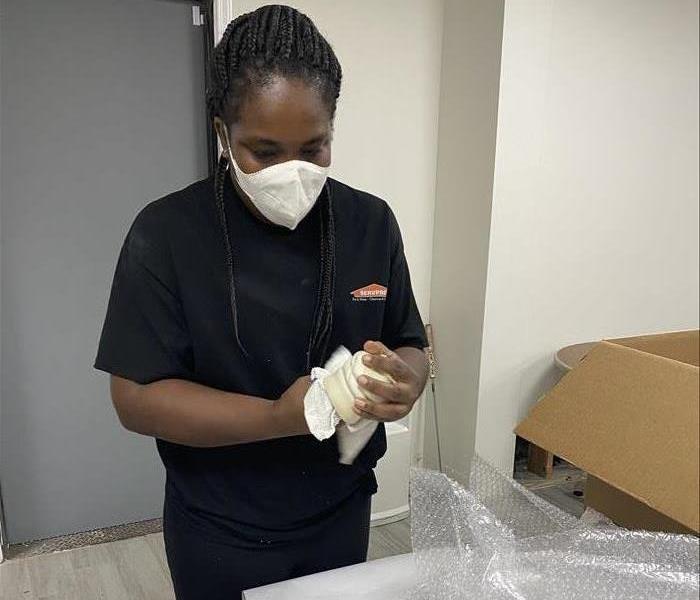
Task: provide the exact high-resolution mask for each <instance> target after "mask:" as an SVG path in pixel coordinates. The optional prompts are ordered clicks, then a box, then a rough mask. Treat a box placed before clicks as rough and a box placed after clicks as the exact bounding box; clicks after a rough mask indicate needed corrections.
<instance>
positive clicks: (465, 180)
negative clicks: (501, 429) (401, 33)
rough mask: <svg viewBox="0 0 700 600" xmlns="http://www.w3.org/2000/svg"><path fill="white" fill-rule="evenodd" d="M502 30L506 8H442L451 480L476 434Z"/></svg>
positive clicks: (442, 393) (431, 459) (429, 451)
mask: <svg viewBox="0 0 700 600" xmlns="http://www.w3.org/2000/svg"><path fill="white" fill-rule="evenodd" d="M502 25H503V0H447V2H446V3H445V29H444V45H443V63H442V91H441V100H440V134H439V145H438V169H437V194H436V203H435V238H434V245H433V276H432V286H431V310H430V313H431V314H430V320H431V322H432V323H433V326H434V333H435V347H436V354H437V359H438V363H439V376H438V378H437V380H436V382H435V385H436V394H435V395H436V397H437V405H438V422H439V425H440V437H441V442H442V443H441V446H442V448H441V450H442V458H443V465H444V466H445V467H446V468H448V469H449V470H450V471H451V472H453V474H455V475H457V474H458V473H464V472H466V471H467V467H468V462H469V459H470V457H471V454H472V450H473V448H474V436H475V429H476V411H477V394H478V381H479V363H480V357H481V331H482V325H483V319H484V294H485V290H486V267H487V255H488V247H489V228H490V227H489V226H490V222H491V198H492V192H493V189H492V185H493V170H494V153H495V147H496V121H497V113H498V85H499V80H500V58H501V34H502ZM432 414H433V411H432V410H428V411H426V421H427V427H426V434H425V458H426V460H425V462H426V464H427V465H428V466H436V464H437V461H436V448H435V443H434V442H435V434H434V427H433V419H432ZM455 471H456V472H457V473H454V472H455Z"/></svg>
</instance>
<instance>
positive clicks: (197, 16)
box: [192, 5, 204, 27]
mask: <svg viewBox="0 0 700 600" xmlns="http://www.w3.org/2000/svg"><path fill="white" fill-rule="evenodd" d="M192 24H193V25H195V26H197V27H201V26H202V25H204V13H203V12H202V9H201V8H200V7H199V6H197V5H195V6H193V7H192Z"/></svg>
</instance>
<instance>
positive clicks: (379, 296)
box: [350, 283, 387, 302]
mask: <svg viewBox="0 0 700 600" xmlns="http://www.w3.org/2000/svg"><path fill="white" fill-rule="evenodd" d="M386 292H387V288H386V286H384V285H380V284H378V283H370V284H369V285H366V286H365V287H361V288H359V289H356V290H355V291H353V292H350V295H351V296H352V299H353V301H354V302H366V301H367V300H386Z"/></svg>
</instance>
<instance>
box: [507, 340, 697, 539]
mask: <svg viewBox="0 0 700 600" xmlns="http://www.w3.org/2000/svg"><path fill="white" fill-rule="evenodd" d="M652 337H656V336H652ZM627 342H628V344H629V343H632V342H630V341H629V340H628V341H627ZM691 343H692V339H691ZM698 381H699V380H698V367H697V366H694V365H691V364H688V363H686V362H680V361H677V360H673V359H671V358H666V357H664V356H658V355H654V354H650V353H648V352H645V351H642V350H638V349H635V348H631V347H628V345H622V344H621V343H619V342H601V343H600V344H597V345H596V346H595V347H594V348H593V349H592V350H591V351H590V352H589V354H588V355H587V357H586V358H585V360H583V361H582V363H581V364H580V365H579V366H578V367H577V368H576V369H574V370H573V371H572V372H571V373H569V374H568V375H566V376H565V377H564V378H563V379H562V380H561V381H560V383H559V384H558V385H557V386H556V387H555V388H554V389H553V390H552V391H551V392H550V393H549V394H548V395H547V396H546V397H545V398H543V399H542V400H541V401H540V402H538V403H537V404H536V405H535V406H534V407H533V408H532V410H531V411H530V414H529V415H528V417H527V418H526V419H525V420H524V421H523V422H522V423H521V424H520V425H519V426H518V427H517V428H516V433H517V434H518V435H519V436H521V437H523V438H525V439H527V440H529V441H531V442H533V443H535V444H537V445H538V446H540V447H542V448H545V449H546V450H548V451H550V452H552V453H553V454H555V455H557V456H561V457H562V458H564V459H565V460H567V461H569V462H571V463H572V464H574V465H576V466H577V467H579V468H581V469H583V470H584V471H586V472H588V473H591V474H592V475H594V476H596V477H597V478H599V479H601V480H602V481H604V482H606V483H608V484H610V485H612V486H614V487H616V488H618V489H620V490H622V491H623V492H625V493H627V494H629V495H631V496H632V497H634V498H636V499H637V500H640V501H641V502H644V503H645V504H647V505H649V506H650V507H652V508H653V509H655V510H657V511H659V512H661V513H663V514H664V515H667V516H668V517H670V518H672V519H674V520H675V521H678V522H679V523H681V524H683V525H685V526H686V527H688V528H689V529H692V530H693V531H696V532H697V531H698V530H699V525H698V498H699V477H698V469H699V464H698V454H699V452H700V448H699V447H698V429H699V427H700V419H699V416H698V393H699V391H698Z"/></svg>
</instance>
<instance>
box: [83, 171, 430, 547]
mask: <svg viewBox="0 0 700 600" xmlns="http://www.w3.org/2000/svg"><path fill="white" fill-rule="evenodd" d="M324 194H330V197H331V202H332V204H333V211H334V216H335V238H336V285H335V298H334V312H333V330H332V336H331V343H330V349H333V348H335V347H337V346H338V345H340V344H343V345H345V346H346V347H347V348H348V349H349V350H350V351H352V352H355V351H357V350H359V349H361V348H362V345H363V343H364V342H365V341H366V340H368V339H379V340H381V341H383V342H384V343H385V344H386V345H387V346H389V347H390V348H397V347H400V346H412V347H416V348H423V347H424V346H425V345H426V341H425V337H424V331H423V324H422V321H421V318H420V315H419V313H418V309H417V308H416V303H415V300H414V296H413V292H412V290H411V281H410V276H409V271H408V267H407V264H406V259H405V256H404V252H403V244H402V240H401V234H400V231H399V227H398V224H397V222H396V219H395V217H394V215H393V213H392V211H391V209H390V208H389V206H388V205H387V204H386V202H384V201H383V200H380V199H379V198H376V197H374V196H372V195H370V194H367V193H364V192H361V191H358V190H355V189H353V188H350V187H348V186H347V185H344V184H342V183H340V182H338V181H336V180H332V179H329V181H328V185H327V187H326V190H325V191H324ZM224 203H225V210H226V214H227V221H228V224H229V237H230V242H231V247H232V249H233V255H234V265H235V289H236V296H237V309H238V322H239V338H240V340H241V343H242V345H243V347H244V348H245V350H246V351H247V353H248V355H247V356H246V355H244V354H243V353H242V352H241V349H240V347H239V345H238V343H237V341H236V338H235V333H234V327H233V320H232V319H233V317H232V314H231V308H230V302H229V298H230V296H229V279H228V270H227V263H226V252H225V245H224V238H223V233H222V228H221V224H220V220H219V217H218V214H217V208H216V204H215V199H214V183H213V179H212V178H208V179H205V180H202V181H199V182H197V183H194V184H193V185H191V186H189V187H187V188H185V189H183V190H181V191H178V192H175V193H173V194H170V195H168V196H165V197H164V198H161V199H159V200H156V201H153V202H151V203H149V204H148V205H146V206H145V207H144V208H143V209H142V210H141V211H140V212H139V213H138V215H137V216H136V218H135V219H134V221H133V223H132V225H131V227H130V228H129V231H128V233H127V235H126V239H125V240H124V243H123V245H122V248H121V251H120V253H119V258H118V260H117V266H116V270H115V273H114V280H113V283H112V289H111V293H110V297H109V303H108V307H107V314H106V318H105V322H104V326H103V329H102V334H101V337H100V340H99V347H98V351H97V356H96V359H95V361H94V367H95V368H97V369H100V370H103V371H107V372H109V373H112V374H114V375H118V376H121V377H124V378H127V379H131V380H133V381H136V382H138V383H142V384H146V383H150V382H153V381H157V380H160V379H166V378H178V379H187V380H190V381H195V382H197V383H201V384H203V385H207V386H210V387H214V388H217V389H221V390H225V391H229V392H237V393H241V394H249V395H253V396H259V397H262V398H267V399H270V400H274V399H276V398H278V397H279V396H280V395H281V394H282V393H283V392H284V391H285V390H286V389H287V387H288V386H289V385H290V384H292V383H293V382H294V381H295V379H297V378H298V377H300V376H302V375H304V374H306V373H305V362H306V354H305V353H306V349H307V345H308V339H309V333H310V330H311V325H312V321H313V318H314V311H315V307H316V302H317V296H318V284H319V271H320V258H319V257H320V240H319V238H320V212H321V211H320V206H319V203H317V205H316V206H315V207H314V208H313V209H312V211H311V212H310V213H309V215H308V216H307V217H306V218H305V219H304V220H303V221H302V222H301V223H300V224H299V226H298V227H297V228H296V229H295V230H294V231H290V230H287V229H284V228H281V227H277V226H274V225H270V224H266V223H263V222H261V221H259V220H258V219H256V218H255V217H254V216H253V215H252V214H251V213H250V212H249V210H248V209H247V208H246V207H245V205H244V204H243V203H242V201H241V200H240V199H239V198H238V196H237V195H236V192H235V190H234V188H233V185H232V183H231V181H230V178H229V177H227V178H226V184H225V186H224ZM156 441H157V447H158V451H159V454H160V456H161V458H162V460H163V463H164V465H165V468H166V474H167V485H166V499H167V498H171V499H173V501H175V500H176V501H177V502H179V505H180V506H181V507H182V508H183V509H184V510H186V511H187V512H188V514H189V515H190V516H191V518H192V520H193V522H195V524H197V525H199V526H201V527H202V528H204V529H206V530H207V531H208V532H209V533H210V534H211V535H214V536H218V537H221V538H227V537H229V536H231V535H236V536H237V537H238V538H241V537H243V538H246V539H249V540H259V541H264V542H270V541H274V540H279V539H291V538H294V537H296V536H297V535H299V533H300V532H302V531H304V530H307V529H308V528H313V525H314V523H317V522H319V521H320V520H322V519H323V518H324V515H327V514H329V512H331V511H333V509H334V508H335V507H337V506H338V505H340V504H341V503H342V502H343V500H344V499H346V498H348V497H349V496H350V495H351V494H353V493H354V492H356V491H357V490H358V489H360V488H363V489H365V490H367V491H368V492H370V493H373V492H375V491H376V479H375V478H374V473H373V471H372V468H373V467H374V466H375V465H376V463H377V460H378V459H379V458H380V457H381V456H382V455H383V454H384V452H385V450H386V437H385V431H384V427H383V426H380V427H378V428H377V431H376V433H375V434H374V436H373V437H372V439H371V440H370V442H369V443H368V444H367V446H366V447H365V448H364V450H363V451H362V452H361V453H360V455H359V456H358V457H357V459H356V460H355V462H354V464H352V465H341V464H339V463H338V447H337V442H336V439H335V437H333V438H330V439H329V440H325V441H323V442H319V441H317V440H316V439H315V438H314V437H313V436H311V435H306V436H294V437H289V438H283V439H277V440H270V441H263V442H255V443H249V444H238V445H232V446H224V447H217V448H195V447H190V446H186V445H181V444H175V443H172V442H168V441H166V440H161V439H157V440H156Z"/></svg>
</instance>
